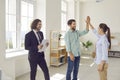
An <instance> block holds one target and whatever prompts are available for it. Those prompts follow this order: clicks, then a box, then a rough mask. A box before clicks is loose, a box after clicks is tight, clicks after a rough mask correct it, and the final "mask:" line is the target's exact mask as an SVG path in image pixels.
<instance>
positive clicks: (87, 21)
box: [85, 16, 94, 29]
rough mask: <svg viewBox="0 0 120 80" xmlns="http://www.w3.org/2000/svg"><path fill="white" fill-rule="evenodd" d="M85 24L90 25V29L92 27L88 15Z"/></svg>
mask: <svg viewBox="0 0 120 80" xmlns="http://www.w3.org/2000/svg"><path fill="white" fill-rule="evenodd" d="M85 22H86V24H87V27H89V26H90V28H91V29H94V27H93V26H92V24H91V22H90V16H87V19H86V21H85Z"/></svg>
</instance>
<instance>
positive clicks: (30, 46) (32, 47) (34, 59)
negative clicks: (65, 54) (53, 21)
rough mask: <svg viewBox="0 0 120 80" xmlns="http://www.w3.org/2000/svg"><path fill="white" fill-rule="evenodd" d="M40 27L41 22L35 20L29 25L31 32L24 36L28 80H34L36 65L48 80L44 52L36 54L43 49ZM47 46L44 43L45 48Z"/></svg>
mask: <svg viewBox="0 0 120 80" xmlns="http://www.w3.org/2000/svg"><path fill="white" fill-rule="evenodd" d="M41 27H42V22H41V20H39V19H35V20H34V21H33V22H32V24H31V31H30V32H28V33H27V34H26V35H25V49H26V50H29V54H28V60H29V64H30V69H31V72H30V80H35V77H36V71H37V65H39V67H40V68H41V69H42V71H43V73H44V77H45V80H50V77H49V70H48V67H47V64H46V60H45V56H44V52H38V51H39V49H42V47H43V45H42V44H41V42H42V40H43V39H44V36H43V33H42V32H41V31H40V29H41ZM48 44H49V43H46V46H48Z"/></svg>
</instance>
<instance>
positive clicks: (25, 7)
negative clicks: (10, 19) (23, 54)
mask: <svg viewBox="0 0 120 80" xmlns="http://www.w3.org/2000/svg"><path fill="white" fill-rule="evenodd" d="M33 10H34V7H33V4H31V3H27V2H25V1H21V36H20V40H21V41H20V47H21V48H23V47H24V37H25V34H26V33H27V32H28V31H30V24H31V22H32V20H33V12H34V11H33Z"/></svg>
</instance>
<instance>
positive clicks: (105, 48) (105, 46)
mask: <svg viewBox="0 0 120 80" xmlns="http://www.w3.org/2000/svg"><path fill="white" fill-rule="evenodd" d="M107 58H108V44H107V42H106V40H105V39H103V40H102V60H105V61H106V60H107Z"/></svg>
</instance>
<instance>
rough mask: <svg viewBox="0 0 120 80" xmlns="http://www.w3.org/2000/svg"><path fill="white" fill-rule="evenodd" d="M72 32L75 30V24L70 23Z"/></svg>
mask: <svg viewBox="0 0 120 80" xmlns="http://www.w3.org/2000/svg"><path fill="white" fill-rule="evenodd" d="M69 26H70V28H71V29H72V30H75V29H76V22H72V23H71V25H69Z"/></svg>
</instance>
